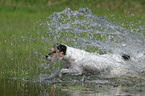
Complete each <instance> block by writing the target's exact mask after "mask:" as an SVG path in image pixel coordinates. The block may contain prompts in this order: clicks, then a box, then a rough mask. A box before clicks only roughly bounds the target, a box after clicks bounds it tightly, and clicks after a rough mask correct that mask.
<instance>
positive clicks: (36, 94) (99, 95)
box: [0, 78, 145, 96]
mask: <svg viewBox="0 0 145 96" xmlns="http://www.w3.org/2000/svg"><path fill="white" fill-rule="evenodd" d="M66 79H67V78H66ZM58 81H61V80H58ZM58 81H57V82H56V83H55V87H53V89H52V82H51V81H49V80H45V81H39V82H38V81H35V80H32V81H22V80H4V81H1V82H0V93H1V96H26V95H29V96H50V93H51V95H52V96H116V95H119V96H120V95H121V96H122V95H123V96H126V95H127V96H143V95H144V94H145V88H144V87H143V86H142V85H139V86H132V85H128V86H126V85H125V86H123V85H117V86H116V84H115V82H112V83H114V84H107V82H110V81H108V80H99V79H98V80H93V81H90V80H89V81H82V82H81V81H77V80H76V81H75V80H74V81H67V80H63V81H61V82H58ZM51 90H52V92H51Z"/></svg>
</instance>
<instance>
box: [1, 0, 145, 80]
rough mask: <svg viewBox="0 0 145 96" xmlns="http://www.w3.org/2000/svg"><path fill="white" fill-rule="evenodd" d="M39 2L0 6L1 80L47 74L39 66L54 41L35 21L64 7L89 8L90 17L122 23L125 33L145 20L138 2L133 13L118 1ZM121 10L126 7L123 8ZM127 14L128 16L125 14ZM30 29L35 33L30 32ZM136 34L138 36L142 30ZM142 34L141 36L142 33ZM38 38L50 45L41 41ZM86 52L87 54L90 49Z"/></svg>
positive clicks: (18, 2)
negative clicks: (101, 17)
mask: <svg viewBox="0 0 145 96" xmlns="http://www.w3.org/2000/svg"><path fill="white" fill-rule="evenodd" d="M36 1H37V0H36ZM41 1H42V2H41V3H40V2H39V1H37V2H36V3H35V2H34V1H33V2H30V1H28V0H22V1H19V0H15V1H13V2H12V1H10V0H7V1H1V2H0V4H1V6H0V14H1V15H0V26H1V29H0V34H1V35H0V45H1V47H0V78H1V79H2V78H25V79H28V78H31V77H33V76H37V74H40V73H42V70H43V72H50V71H49V70H48V69H45V67H46V66H44V67H42V66H40V64H43V63H44V64H45V63H46V61H45V60H43V59H44V55H45V54H46V53H47V52H48V51H49V49H48V48H50V46H51V45H53V43H54V40H51V39H50V38H52V39H54V38H53V37H49V34H46V30H45V29H43V28H40V29H39V27H37V24H39V20H45V17H47V16H49V15H51V14H52V13H53V12H57V11H62V10H64V9H65V8H66V7H70V8H71V9H72V10H76V9H79V8H81V7H89V8H90V9H91V10H92V12H93V14H95V15H101V16H107V17H108V18H109V19H111V20H112V21H113V22H115V23H116V24H120V25H122V24H123V23H124V25H123V26H124V27H125V28H128V29H129V28H130V27H132V26H130V22H131V21H132V22H135V23H134V24H136V25H137V26H135V25H133V27H134V28H136V27H138V26H140V25H145V22H144V21H145V18H141V17H140V16H143V15H144V12H142V11H144V9H145V8H144V6H143V5H141V3H140V2H137V4H138V5H139V6H140V7H136V8H137V9H135V8H134V7H133V6H135V4H134V3H131V2H130V1H129V2H128V4H129V6H130V7H129V6H128V7H127V5H126V3H125V2H122V1H117V2H116V1H115V2H113V3H111V2H109V1H107V0H106V1H107V2H108V4H106V3H105V2H103V1H101V0H98V1H89V0H82V2H80V1H79V2H78V1H75V0H69V1H68V0H61V1H58V0H56V1H53V0H50V1H49V2H47V0H41ZM118 2H120V3H121V5H120V6H119V5H116V4H117V3H118ZM134 2H135V0H134ZM142 2H143V0H142ZM39 3H40V4H39ZM105 5H107V6H105ZM113 6H114V7H113ZM124 6H126V7H125V8H124ZM121 8H122V9H121ZM139 8H141V9H139ZM130 9H132V10H130ZM136 10H140V11H141V12H140V11H139V12H138V13H136ZM128 11H130V12H131V13H127V12H128ZM132 13H133V14H135V16H131V15H132ZM120 17H121V18H120ZM37 22H38V23H37ZM34 26H35V28H36V29H34ZM39 30H40V31H39ZM138 31H139V32H141V31H142V30H138ZM40 32H43V33H40ZM143 34H144V35H145V33H143ZM42 36H44V38H48V40H51V41H44V39H42ZM82 37H83V36H82ZM45 40H46V39H45ZM88 49H90V50H91V48H88ZM40 59H42V60H40ZM51 68H52V67H51Z"/></svg>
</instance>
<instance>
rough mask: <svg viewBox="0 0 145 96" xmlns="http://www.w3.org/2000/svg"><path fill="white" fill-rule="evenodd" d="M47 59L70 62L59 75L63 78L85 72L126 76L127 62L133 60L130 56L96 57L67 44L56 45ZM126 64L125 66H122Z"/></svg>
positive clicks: (109, 55) (106, 55) (108, 55)
mask: <svg viewBox="0 0 145 96" xmlns="http://www.w3.org/2000/svg"><path fill="white" fill-rule="evenodd" d="M46 59H48V60H51V61H53V60H55V59H64V60H66V61H68V64H67V66H68V69H62V70H60V71H59V73H58V75H59V77H61V78H62V76H63V74H65V73H69V74H73V75H82V74H83V73H85V72H93V73H100V72H103V71H105V72H106V73H110V74H111V75H112V76H121V75H123V74H126V69H127V68H126V66H125V62H126V61H129V60H130V59H131V58H130V56H129V55H126V54H123V55H115V54H114V55H113V54H105V55H96V54H93V53H89V52H86V51H85V50H81V49H76V48H73V47H69V46H67V45H65V44H55V45H54V47H53V48H52V49H51V52H50V53H49V54H48V55H46ZM121 63H124V64H121Z"/></svg>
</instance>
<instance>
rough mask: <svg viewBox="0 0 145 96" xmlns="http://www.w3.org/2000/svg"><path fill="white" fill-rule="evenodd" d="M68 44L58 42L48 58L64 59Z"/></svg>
mask: <svg viewBox="0 0 145 96" xmlns="http://www.w3.org/2000/svg"><path fill="white" fill-rule="evenodd" d="M66 50H67V46H66V45H64V44H56V45H54V47H53V48H51V52H50V53H49V54H48V55H46V59H48V60H51V61H53V60H54V59H62V57H63V56H64V55H66Z"/></svg>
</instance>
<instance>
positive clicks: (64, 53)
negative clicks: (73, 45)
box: [56, 44, 67, 55]
mask: <svg viewBox="0 0 145 96" xmlns="http://www.w3.org/2000/svg"><path fill="white" fill-rule="evenodd" d="M56 48H57V49H58V50H59V52H63V55H66V50H67V47H66V45H63V44H59V45H57V47H56Z"/></svg>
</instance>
